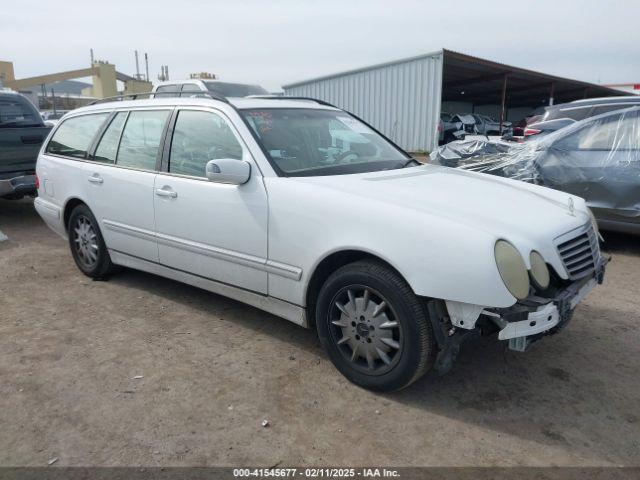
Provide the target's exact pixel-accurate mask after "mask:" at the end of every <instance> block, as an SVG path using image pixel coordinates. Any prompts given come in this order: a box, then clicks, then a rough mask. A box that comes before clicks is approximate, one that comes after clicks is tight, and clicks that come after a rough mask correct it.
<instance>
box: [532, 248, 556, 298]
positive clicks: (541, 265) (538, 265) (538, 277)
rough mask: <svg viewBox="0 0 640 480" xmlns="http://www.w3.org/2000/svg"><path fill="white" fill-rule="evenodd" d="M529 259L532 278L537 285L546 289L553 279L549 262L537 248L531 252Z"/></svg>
mask: <svg viewBox="0 0 640 480" xmlns="http://www.w3.org/2000/svg"><path fill="white" fill-rule="evenodd" d="M529 261H530V262H531V270H530V273H531V279H532V280H533V282H534V284H535V286H536V287H539V288H541V289H543V290H544V289H545V288H547V287H548V286H549V281H550V280H551V277H550V275H549V268H548V267H547V262H545V261H544V258H542V255H540V254H539V253H538V252H536V251H535V250H534V251H532V252H531V253H530V254H529Z"/></svg>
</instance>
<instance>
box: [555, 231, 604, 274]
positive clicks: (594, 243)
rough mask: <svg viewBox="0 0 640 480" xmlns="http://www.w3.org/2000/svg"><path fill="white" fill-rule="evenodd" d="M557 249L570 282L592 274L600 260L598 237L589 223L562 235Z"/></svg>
mask: <svg viewBox="0 0 640 480" xmlns="http://www.w3.org/2000/svg"><path fill="white" fill-rule="evenodd" d="M557 247H558V252H559V253H560V257H561V258H562V263H563V264H564V266H565V268H566V269H567V272H568V274H569V278H570V279H571V280H576V279H578V278H582V277H584V276H586V275H589V274H590V273H592V272H593V271H594V270H595V268H596V265H597V264H598V261H599V259H600V245H599V243H598V236H597V234H596V232H595V231H594V230H593V227H592V226H591V223H589V224H588V225H587V226H585V227H582V228H580V229H579V230H574V231H572V232H570V233H567V234H566V235H562V236H561V237H560V238H559V239H558V242H557Z"/></svg>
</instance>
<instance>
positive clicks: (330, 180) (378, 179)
mask: <svg viewBox="0 0 640 480" xmlns="http://www.w3.org/2000/svg"><path fill="white" fill-rule="evenodd" d="M296 180H300V181H301V182H303V183H306V184H310V185H311V184H312V185H315V186H316V187H319V188H326V189H328V190H334V191H340V192H342V193H343V194H346V196H345V202H351V203H354V202H355V203H363V204H364V205H363V206H364V207H368V208H375V207H376V206H382V205H380V204H381V203H382V204H384V207H388V206H389V205H394V206H397V207H399V208H406V209H412V210H414V211H416V212H419V213H423V214H427V215H435V216H439V217H442V218H447V219H449V220H451V221H453V222H458V223H464V224H466V225H472V226H474V227H476V228H477V229H480V230H483V231H485V232H488V233H491V234H493V235H495V236H497V237H499V238H507V239H509V240H512V241H515V240H516V238H514V237H520V238H521V239H523V240H525V241H526V242H527V243H530V242H531V241H532V240H535V239H540V240H542V241H549V239H550V238H555V237H557V236H558V235H561V234H563V233H566V232H568V231H570V230H573V229H575V228H577V227H579V226H582V225H584V224H585V223H586V222H588V221H589V217H588V214H587V213H586V210H585V205H584V200H582V199H581V198H579V197H575V196H573V195H570V194H567V193H564V192H559V191H556V190H551V189H548V188H544V187H540V186H536V185H532V184H528V183H524V182H519V181H516V180H510V179H506V178H500V177H496V176H493V175H487V174H482V173H476V172H469V171H464V170H458V169H453V168H448V167H441V166H434V165H422V166H419V167H413V168H406V169H403V170H387V171H382V172H372V173H365V174H354V175H337V176H323V177H299V178H297V179H296ZM570 199H571V200H570ZM570 204H572V205H573V209H571V208H570ZM359 206H360V205H358V207H359ZM349 207H356V205H345V208H349ZM385 211H388V209H387V210H385ZM550 236H551V237H550Z"/></svg>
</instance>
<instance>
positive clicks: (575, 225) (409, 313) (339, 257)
mask: <svg viewBox="0 0 640 480" xmlns="http://www.w3.org/2000/svg"><path fill="white" fill-rule="evenodd" d="M37 175H38V179H39V190H38V198H37V199H36V201H35V205H36V208H37V210H38V212H39V213H40V215H41V216H42V218H43V219H44V221H45V222H46V223H47V224H48V225H49V226H50V227H51V228H52V229H53V230H54V231H56V232H58V233H59V234H60V235H62V236H63V237H67V238H68V239H69V245H70V248H71V253H72V255H73V258H74V259H75V261H76V264H77V266H78V268H79V269H80V270H81V271H82V272H83V273H84V274H86V275H88V276H90V277H94V278H96V277H107V276H108V275H110V274H111V273H113V272H114V267H115V266H117V265H120V266H126V267H131V268H135V269H139V270H144V271H147V272H151V273H154V274H158V275H162V276H165V277H168V278H172V279H175V280H178V281H181V282H185V283H188V284H191V285H195V286H198V287H200V288H204V289H207V290H210V291H212V292H216V293H219V294H222V295H225V296H228V297H231V298H234V299H237V300H240V301H242V302H245V303H247V304H250V305H253V306H256V307H258V308H261V309H263V310H265V311H267V312H270V313H273V314H275V315H278V316H280V317H283V318H286V319H288V320H290V321H292V322H294V323H297V324H299V325H302V326H305V327H312V326H313V327H314V328H316V329H317V332H318V335H319V338H320V341H321V343H322V345H323V346H324V348H325V349H326V351H327V353H328V355H329V357H330V359H331V360H332V362H333V363H334V364H335V366H336V367H337V368H338V369H339V370H340V371H341V372H342V373H343V374H344V375H345V376H346V377H347V378H348V379H349V380H351V381H353V382H355V383H357V384H359V385H361V386H364V387H366V388H370V389H375V390H396V389H400V388H403V387H406V386H407V385H409V384H411V383H412V382H413V381H415V380H416V379H418V378H419V377H420V376H422V375H423V374H424V373H425V372H427V371H429V370H431V369H436V370H438V371H441V372H442V371H446V370H447V369H449V368H450V367H451V364H452V361H453V359H454V358H455V356H456V353H457V351H458V348H459V345H460V343H461V341H462V340H463V339H465V338H468V337H469V336H473V335H474V334H477V333H486V334H491V333H497V334H498V337H499V338H500V339H502V340H505V341H508V342H509V346H510V347H511V348H513V349H516V350H524V349H525V348H526V347H527V346H528V345H529V344H530V343H531V342H532V341H534V340H537V339H539V338H541V337H542V336H544V335H547V334H550V333H554V332H556V331H558V330H559V329H561V328H562V327H563V326H564V325H565V324H566V323H567V322H568V321H569V319H570V317H571V313H572V311H573V310H574V308H575V307H576V305H577V303H578V302H579V301H580V299H581V298H582V297H583V296H584V295H585V294H586V293H587V292H588V291H589V290H591V289H592V288H593V287H594V286H595V285H596V284H597V283H598V282H601V281H602V278H603V275H604V263H605V261H604V260H603V258H602V257H601V255H600V251H599V246H598V240H597V231H596V230H595V227H594V223H593V221H592V217H591V216H590V213H589V210H588V209H587V208H586V206H585V203H584V201H583V200H582V199H580V198H579V197H575V196H572V195H568V194H566V193H562V192H558V191H554V190H549V189H546V188H543V187H538V186H534V185H529V184H525V183H520V182H517V181H513V180H508V179H502V178H496V177H492V176H488V175H483V174H477V173H472V172H465V171H460V170H454V169H449V168H446V167H437V166H430V165H420V164H418V162H416V161H415V160H413V159H411V158H410V157H409V156H408V155H407V154H406V153H405V152H404V151H402V150H401V149H400V148H399V147H397V146H396V145H394V144H393V143H392V142H391V141H390V140H388V139H386V138H385V137H384V136H382V135H381V134H380V133H378V132H377V131H375V130H374V129H373V128H371V127H370V126H368V125H367V124H365V123H363V122H362V121H360V120H359V119H357V118H356V117H354V116H353V115H351V114H349V113H347V112H345V111H342V110H340V109H338V108H335V107H333V106H331V105H328V104H326V103H323V102H320V101H313V100H309V99H296V98H286V97H280V98H244V99H224V98H156V99H151V100H135V101H118V102H108V103H98V104H96V105H93V106H88V107H84V108H80V109H78V110H74V111H73V112H72V113H70V114H69V115H67V116H66V117H65V118H63V119H62V120H61V122H60V123H59V124H58V126H57V128H56V129H55V130H54V131H53V132H52V134H51V135H50V136H49V139H48V140H47V141H46V143H45V146H44V148H43V149H42V151H41V153H40V156H39V159H38V164H37ZM270 321H272V320H271V319H269V318H268V317H267V318H265V322H270Z"/></svg>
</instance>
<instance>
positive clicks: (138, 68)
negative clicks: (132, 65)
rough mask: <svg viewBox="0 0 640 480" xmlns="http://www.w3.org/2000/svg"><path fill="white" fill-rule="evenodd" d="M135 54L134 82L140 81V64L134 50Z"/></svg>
mask: <svg viewBox="0 0 640 480" xmlns="http://www.w3.org/2000/svg"><path fill="white" fill-rule="evenodd" d="M134 53H135V54H136V80H140V64H139V63H138V50H134Z"/></svg>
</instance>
